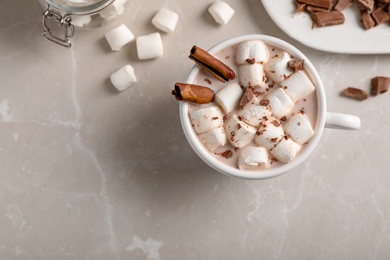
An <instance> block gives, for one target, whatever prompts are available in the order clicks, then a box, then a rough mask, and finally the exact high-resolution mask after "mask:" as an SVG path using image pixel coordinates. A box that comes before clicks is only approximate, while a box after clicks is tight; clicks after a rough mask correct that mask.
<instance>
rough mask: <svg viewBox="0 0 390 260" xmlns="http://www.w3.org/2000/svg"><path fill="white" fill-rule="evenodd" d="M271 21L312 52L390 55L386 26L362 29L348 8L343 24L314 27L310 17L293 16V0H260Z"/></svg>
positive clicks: (389, 29) (389, 33)
mask: <svg viewBox="0 0 390 260" xmlns="http://www.w3.org/2000/svg"><path fill="white" fill-rule="evenodd" d="M261 1H262V2H263V5H264V8H265V10H266V11H267V12H268V14H269V15H270V16H271V18H272V20H273V21H274V22H275V23H276V24H277V25H278V26H279V27H280V28H281V29H282V30H283V31H284V32H285V33H287V34H288V35H289V36H290V37H292V38H294V39H295V40H297V41H299V42H301V43H302V44H304V45H307V46H309V47H312V48H314V49H318V50H322V51H328V52H335V53H353V54H386V53H390V25H389V24H388V23H386V24H381V25H379V26H377V27H374V28H372V29H370V30H365V29H363V27H362V25H361V22H360V15H359V11H358V10H357V9H356V6H352V7H350V8H347V9H346V10H344V11H343V13H344V16H345V23H344V24H342V25H336V26H329V27H322V28H319V27H314V28H312V21H311V19H310V16H309V15H308V14H307V13H305V12H302V13H299V14H298V13H297V12H296V5H295V1H294V0H261Z"/></svg>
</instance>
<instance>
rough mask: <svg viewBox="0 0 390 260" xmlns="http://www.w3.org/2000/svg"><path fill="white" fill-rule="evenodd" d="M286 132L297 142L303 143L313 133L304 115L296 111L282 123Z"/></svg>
mask: <svg viewBox="0 0 390 260" xmlns="http://www.w3.org/2000/svg"><path fill="white" fill-rule="evenodd" d="M284 129H285V131H286V133H287V134H288V135H289V136H290V137H291V139H293V140H294V141H295V142H297V143H298V144H304V143H306V142H307V141H309V140H310V138H311V137H312V136H313V135H314V131H313V128H312V127H311V124H310V121H309V120H308V119H307V117H306V116H304V115H302V114H300V113H298V114H296V115H294V116H293V117H292V118H290V120H288V122H287V123H286V124H285V125H284Z"/></svg>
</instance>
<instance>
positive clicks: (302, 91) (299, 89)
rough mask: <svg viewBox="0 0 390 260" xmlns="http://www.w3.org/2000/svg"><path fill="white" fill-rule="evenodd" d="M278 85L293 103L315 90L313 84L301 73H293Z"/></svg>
mask: <svg viewBox="0 0 390 260" xmlns="http://www.w3.org/2000/svg"><path fill="white" fill-rule="evenodd" d="M280 85H281V86H283V88H284V89H285V91H286V93H287V95H289V96H290V97H291V99H292V100H293V101H294V102H295V101H298V100H299V99H302V98H304V97H306V96H307V95H309V94H310V93H311V92H313V91H314V89H315V87H314V85H313V83H312V82H311V81H310V79H309V78H308V77H307V76H306V75H305V73H303V72H302V71H298V72H295V73H294V74H292V75H291V76H290V77H289V78H288V79H286V80H285V81H283V82H281V83H280Z"/></svg>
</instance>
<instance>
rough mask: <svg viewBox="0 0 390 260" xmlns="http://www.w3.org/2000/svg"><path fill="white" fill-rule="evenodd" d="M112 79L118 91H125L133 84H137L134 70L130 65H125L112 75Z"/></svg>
mask: <svg viewBox="0 0 390 260" xmlns="http://www.w3.org/2000/svg"><path fill="white" fill-rule="evenodd" d="M110 79H111V82H112V84H113V85H114V86H115V88H116V89H117V90H118V91H123V90H125V89H127V88H129V87H130V86H131V85H133V83H135V82H137V78H136V76H135V74H134V69H133V67H132V66H130V65H125V66H123V67H122V68H120V69H119V70H117V71H115V72H114V73H112V74H111V76H110Z"/></svg>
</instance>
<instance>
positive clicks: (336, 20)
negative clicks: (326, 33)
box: [310, 11, 345, 27]
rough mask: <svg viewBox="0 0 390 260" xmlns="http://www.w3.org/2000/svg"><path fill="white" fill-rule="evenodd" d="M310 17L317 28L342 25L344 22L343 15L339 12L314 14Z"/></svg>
mask: <svg viewBox="0 0 390 260" xmlns="http://www.w3.org/2000/svg"><path fill="white" fill-rule="evenodd" d="M310 17H311V19H312V20H313V21H314V22H315V23H316V25H317V26H318V27H324V26H331V25H338V24H343V23H344V21H345V17H344V14H343V13H342V12H340V11H331V12H316V13H312V14H311V15H310Z"/></svg>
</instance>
